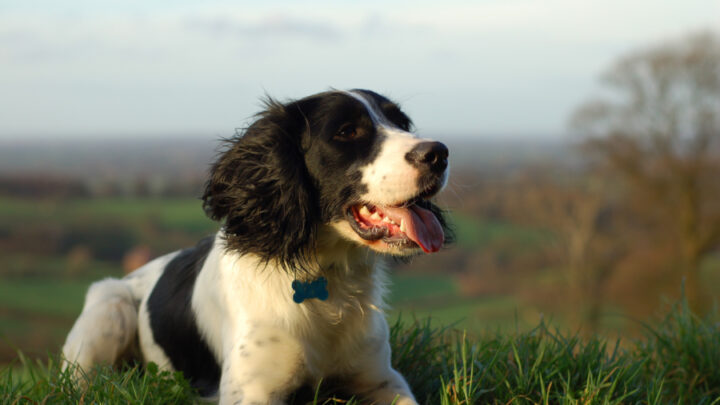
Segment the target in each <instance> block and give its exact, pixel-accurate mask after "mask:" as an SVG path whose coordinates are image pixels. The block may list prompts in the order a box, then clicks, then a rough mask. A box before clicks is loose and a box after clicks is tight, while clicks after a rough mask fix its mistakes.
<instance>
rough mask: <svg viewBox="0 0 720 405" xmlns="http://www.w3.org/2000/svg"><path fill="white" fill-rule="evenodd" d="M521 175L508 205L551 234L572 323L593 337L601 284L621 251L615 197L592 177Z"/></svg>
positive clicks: (537, 172) (603, 181)
mask: <svg viewBox="0 0 720 405" xmlns="http://www.w3.org/2000/svg"><path fill="white" fill-rule="evenodd" d="M526 175H527V176H529V177H527V178H521V179H519V181H520V183H517V184H515V187H513V189H514V190H515V195H514V197H512V198H510V199H509V200H510V201H509V202H508V204H509V205H515V208H516V209H515V211H516V212H518V213H524V214H521V215H523V216H525V219H526V220H528V221H530V222H531V223H534V224H536V225H539V226H541V227H544V228H547V229H551V230H552V231H553V234H554V235H555V241H556V246H555V247H556V249H555V250H556V252H557V259H558V262H559V263H560V264H561V265H562V268H563V269H564V271H565V279H566V280H567V283H568V290H567V293H568V295H567V300H568V304H570V305H572V307H573V308H575V311H573V316H572V317H571V318H574V320H575V321H578V322H583V323H584V324H585V326H586V327H587V330H588V332H593V331H595V330H596V329H597V326H598V321H599V316H600V312H601V309H602V305H603V301H604V288H605V284H606V282H607V281H608V279H609V278H610V277H611V275H612V273H613V271H614V269H615V267H616V264H617V262H618V261H619V260H620V259H621V258H622V257H623V256H624V254H625V248H626V244H625V243H624V241H623V239H624V238H623V237H622V235H623V232H622V231H620V230H619V228H621V226H620V225H622V224H623V222H624V221H618V218H619V217H620V215H621V212H620V209H619V207H618V203H617V201H615V193H614V192H613V191H612V190H610V188H611V185H609V184H607V182H606V179H605V178H604V177H603V176H598V175H596V174H595V173H586V172H582V173H574V174H572V175H558V174H557V173H556V172H555V171H543V170H537V169H536V170H533V171H528V173H527V174H526Z"/></svg>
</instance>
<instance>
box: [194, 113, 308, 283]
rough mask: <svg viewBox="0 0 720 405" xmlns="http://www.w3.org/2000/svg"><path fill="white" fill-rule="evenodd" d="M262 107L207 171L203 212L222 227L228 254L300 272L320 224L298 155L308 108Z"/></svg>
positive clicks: (301, 160) (302, 164) (229, 140)
mask: <svg viewBox="0 0 720 405" xmlns="http://www.w3.org/2000/svg"><path fill="white" fill-rule="evenodd" d="M265 104H266V109H265V111H264V112H262V113H260V114H259V115H258V116H257V120H256V121H255V122H254V123H253V124H251V125H250V126H249V127H248V128H247V129H246V130H245V131H244V133H243V134H239V135H237V136H236V137H234V138H231V139H228V140H227V144H226V148H225V150H224V151H223V152H222V154H221V156H220V157H219V159H218V160H217V161H216V162H215V164H214V165H213V166H212V169H211V173H210V179H209V180H208V182H207V184H206V186H205V192H204V194H203V208H204V209H205V212H206V213H207V215H208V216H209V217H210V218H212V219H214V220H216V221H224V229H225V233H226V239H227V244H228V248H229V249H234V250H236V251H239V252H241V253H255V254H257V255H259V256H260V257H261V258H262V259H263V260H264V261H265V262H269V261H271V260H275V259H277V260H278V262H279V264H280V265H281V266H283V267H285V268H286V269H287V270H291V269H295V270H302V269H304V268H305V266H306V265H307V264H308V263H309V261H310V260H311V259H312V257H311V255H312V252H313V251H314V249H313V248H314V244H315V239H316V233H317V226H318V223H319V212H318V205H317V197H316V195H315V194H316V192H315V189H314V186H313V184H312V181H311V180H310V178H309V175H308V173H307V169H306V166H305V159H304V154H303V150H302V136H303V133H304V132H305V131H308V130H309V124H308V121H307V118H306V116H307V114H308V113H309V111H307V110H308V109H310V108H311V106H312V103H311V102H309V101H308V102H302V101H300V102H294V103H289V104H281V103H278V102H276V101H273V100H272V99H268V100H267V101H266V103H265Z"/></svg>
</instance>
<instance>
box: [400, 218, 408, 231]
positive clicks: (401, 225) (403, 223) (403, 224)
mask: <svg viewBox="0 0 720 405" xmlns="http://www.w3.org/2000/svg"><path fill="white" fill-rule="evenodd" d="M406 230H407V228H406V227H405V219H401V220H400V232H402V233H405V231H406Z"/></svg>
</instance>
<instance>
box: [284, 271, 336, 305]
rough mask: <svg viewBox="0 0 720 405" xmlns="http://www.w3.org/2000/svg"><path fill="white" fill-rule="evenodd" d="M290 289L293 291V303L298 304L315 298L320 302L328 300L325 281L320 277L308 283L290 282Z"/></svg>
mask: <svg viewBox="0 0 720 405" xmlns="http://www.w3.org/2000/svg"><path fill="white" fill-rule="evenodd" d="M292 288H293V290H295V294H293V301H295V302H296V303H298V304H300V303H301V302H303V301H305V300H307V299H310V298H317V299H319V300H320V301H325V300H326V299H328V290H327V279H326V278H325V277H320V278H318V279H317V280H315V281H312V282H309V283H308V282H304V281H300V280H295V281H293V282H292Z"/></svg>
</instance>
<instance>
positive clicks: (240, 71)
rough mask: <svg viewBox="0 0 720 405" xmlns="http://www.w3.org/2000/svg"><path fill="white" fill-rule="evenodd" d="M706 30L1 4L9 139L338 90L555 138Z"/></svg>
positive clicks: (525, 0) (173, 119) (219, 124)
mask: <svg viewBox="0 0 720 405" xmlns="http://www.w3.org/2000/svg"><path fill="white" fill-rule="evenodd" d="M712 27H720V0H687V1H679V0H664V1H657V0H638V1H627V0H606V1H581V0H543V1H539V0H506V1H474V2H470V1H454V0H444V1H432V2H430V1H412V2H410V1H407V2H403V1H397V2H392V1H363V2H351V1H326V2H308V1H304V2H300V1H285V2H277V1H275V2H272V1H264V2H259V1H246V2H242V1H187V0H180V1H178V0H174V1H166V0H163V1H148V0H145V1H138V0H125V1H109V0H107V1H97V0H92V1H91V0H83V1H65V2H58V1H56V0H55V1H51V0H19V1H15V0H10V1H8V0H5V1H3V2H2V3H0V139H5V140H8V139H10V140H12V139H27V138H28V137H37V138H53V139H61V138H67V137H76V138H82V137H118V136H131V137H141V136H143V137H144V136H183V137H187V136H207V137H217V136H225V135H229V134H231V133H232V131H233V128H235V127H240V126H243V125H244V124H246V123H247V121H248V119H249V117H250V116H251V115H252V114H253V113H255V112H256V111H257V109H258V106H259V102H258V99H259V98H260V97H261V96H262V95H263V94H264V93H268V94H270V95H272V96H274V97H277V98H280V99H286V98H297V97H302V96H305V95H308V94H311V93H315V92H318V91H323V90H326V89H328V88H330V87H335V88H341V89H344V88H355V87H364V88H370V89H373V90H376V91H379V92H381V93H385V94H387V95H389V96H391V97H392V98H394V99H396V100H397V101H399V102H400V103H401V104H403V106H404V107H405V109H406V110H407V111H408V112H409V113H410V115H411V116H412V118H413V119H414V121H415V123H416V126H417V128H418V130H419V131H420V132H421V133H424V134H427V135H431V136H439V135H448V136H450V135H466V136H482V137H515V138H522V137H528V136H561V135H563V134H564V133H566V131H567V129H566V128H567V126H566V123H567V119H568V116H569V114H570V113H571V112H572V110H573V108H575V107H576V106H577V105H578V104H579V103H580V102H582V101H583V100H585V99H587V98H588V97H590V96H591V95H592V94H593V93H594V92H596V91H597V84H596V83H597V77H598V76H599V74H600V73H601V72H602V71H603V70H604V69H605V68H607V67H608V66H609V65H610V64H611V63H612V61H613V60H614V59H616V58H617V57H618V56H620V55H621V54H623V53H625V52H628V51H631V50H633V49H637V48H638V47H642V46H646V45H651V44H655V43H658V42H660V41H663V40H669V39H673V38H675V37H678V36H680V35H683V34H686V33H689V32H693V31H697V30H701V29H706V28H712Z"/></svg>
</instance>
